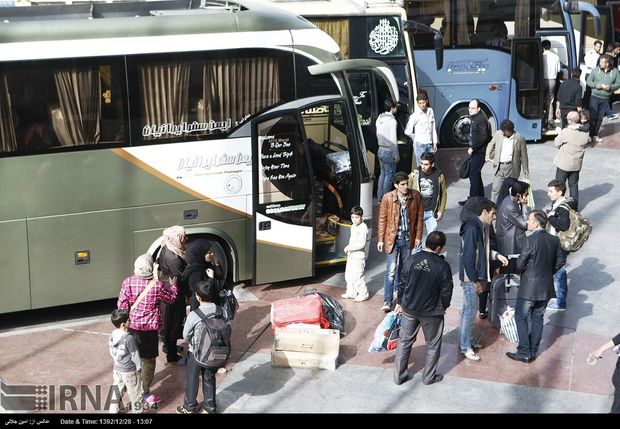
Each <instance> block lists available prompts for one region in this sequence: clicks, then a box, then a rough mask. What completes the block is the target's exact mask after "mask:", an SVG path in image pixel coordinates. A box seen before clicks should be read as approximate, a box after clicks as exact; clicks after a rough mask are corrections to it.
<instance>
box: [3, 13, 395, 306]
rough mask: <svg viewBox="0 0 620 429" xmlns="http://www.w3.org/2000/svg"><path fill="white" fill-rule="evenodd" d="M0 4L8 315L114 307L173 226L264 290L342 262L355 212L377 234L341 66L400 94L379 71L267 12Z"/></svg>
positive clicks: (308, 28) (304, 25) (236, 277)
mask: <svg viewBox="0 0 620 429" xmlns="http://www.w3.org/2000/svg"><path fill="white" fill-rule="evenodd" d="M49 8H51V9H49ZM2 9H3V10H0V15H1V16H2V17H3V20H4V23H3V25H2V27H1V28H0V40H1V42H0V58H1V61H0V116H1V120H0V141H1V145H2V146H1V150H0V195H1V196H2V205H1V206H0V246H2V248H3V249H4V250H3V251H2V252H1V253H0V277H1V278H2V286H1V289H2V290H1V292H2V296H3V299H2V303H1V304H0V313H8V312H14V311H21V310H28V309H37V308H44V307H50V306H58V305H64V304H73V303H80V302H87V301H95V300H100V299H107V298H112V297H114V296H116V295H117V294H118V289H119V285H120V282H121V281H122V279H123V278H125V277H126V276H127V275H129V274H131V272H132V271H133V268H132V267H133V261H134V259H135V257H136V256H137V255H140V254H142V253H144V252H145V251H147V249H149V251H150V252H151V253H155V252H156V251H157V249H158V247H159V240H160V238H161V237H160V236H161V232H162V230H163V229H164V228H166V227H168V226H170V225H183V226H184V227H185V229H186V231H187V233H188V235H189V236H190V240H191V239H194V238H196V237H202V238H207V239H209V240H211V241H212V242H213V244H214V249H215V250H216V253H219V256H220V258H221V259H222V260H223V262H224V265H225V267H226V271H227V273H228V275H229V278H230V279H231V280H232V281H235V282H236V281H245V280H251V281H252V282H253V283H258V284H260V283H267V282H276V281H282V280H287V279H294V278H301V277H307V276H312V275H314V270H315V267H316V266H317V265H320V264H332V263H338V262H343V261H344V260H345V257H346V256H345V255H344V253H343V252H342V248H343V247H344V245H346V242H347V240H348V231H349V229H348V226H349V225H348V222H347V220H348V217H349V211H350V209H351V207H352V206H353V205H357V204H359V205H361V206H362V207H363V208H364V214H365V216H364V217H365V221H367V222H368V223H369V224H370V225H371V215H372V196H371V191H372V179H371V175H370V173H369V167H368V160H367V154H366V148H365V144H364V140H363V137H362V132H361V128H360V124H359V120H358V115H357V112H356V109H355V104H354V99H353V95H352V92H351V88H350V85H349V82H348V79H347V70H352V69H356V68H358V69H359V68H365V69H372V68H375V67H377V68H378V69H381V70H380V73H381V74H382V75H383V76H384V77H385V78H386V80H387V82H388V83H389V85H390V88H391V91H392V96H393V97H394V98H395V99H396V100H397V99H398V95H397V91H398V90H397V87H396V85H395V79H394V76H393V75H391V74H390V73H389V72H386V71H385V69H386V67H385V64H383V63H381V62H379V61H373V60H349V61H336V60H337V57H338V50H339V48H338V45H337V44H336V43H335V42H334V41H333V39H331V38H330V37H329V36H327V35H326V34H325V33H324V32H322V31H320V30H318V29H317V28H316V27H315V26H314V25H312V24H310V23H309V22H308V21H306V20H305V19H303V18H300V17H298V16H296V15H294V14H291V13H289V12H285V11H282V10H280V9H275V8H273V7H272V6H269V5H265V4H263V3H259V2H252V1H238V2H237V1H221V2H220V1H209V2H206V3H205V2H203V3H202V4H201V5H193V4H192V2H190V4H189V7H188V5H187V2H171V1H162V2H157V1H156V2H140V3H119V4H92V5H84V4H82V5H75V6H62V7H61V6H47V7H46V6H32V7H25V8H2ZM17 9H21V10H17Z"/></svg>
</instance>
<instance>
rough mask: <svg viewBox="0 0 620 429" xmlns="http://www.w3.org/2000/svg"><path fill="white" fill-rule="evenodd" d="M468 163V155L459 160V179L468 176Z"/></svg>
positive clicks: (469, 158) (469, 160)
mask: <svg viewBox="0 0 620 429" xmlns="http://www.w3.org/2000/svg"><path fill="white" fill-rule="evenodd" d="M470 165H471V157H470V156H468V157H467V158H465V159H464V160H463V161H462V162H461V165H460V166H459V177H460V178H461V179H467V178H468V177H469V169H470Z"/></svg>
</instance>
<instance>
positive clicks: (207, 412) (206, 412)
mask: <svg viewBox="0 0 620 429" xmlns="http://www.w3.org/2000/svg"><path fill="white" fill-rule="evenodd" d="M214 413H215V411H209V410H207V409H206V408H201V409H200V413H199V414H214Z"/></svg>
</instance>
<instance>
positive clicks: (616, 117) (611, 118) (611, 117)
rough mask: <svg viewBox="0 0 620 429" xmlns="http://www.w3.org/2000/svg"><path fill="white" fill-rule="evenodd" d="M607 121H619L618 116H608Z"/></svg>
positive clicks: (615, 114)
mask: <svg viewBox="0 0 620 429" xmlns="http://www.w3.org/2000/svg"><path fill="white" fill-rule="evenodd" d="M607 119H609V120H610V121H613V120H614V119H618V114H617V113H614V114H613V115H610V116H608V117H607Z"/></svg>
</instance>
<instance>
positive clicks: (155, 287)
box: [116, 253, 177, 405]
mask: <svg viewBox="0 0 620 429" xmlns="http://www.w3.org/2000/svg"><path fill="white" fill-rule="evenodd" d="M147 288H148V291H147V292H146V295H144V296H143V297H142V299H140V301H139V302H138V303H137V304H136V301H137V300H138V297H139V296H140V295H141V294H142V292H144V290H145V289H147ZM176 298H177V287H176V283H172V284H171V285H170V287H169V288H167V287H164V282H162V281H155V280H154V279H153V258H152V257H151V255H149V254H148V253H145V254H144V255H140V256H138V259H136V262H135V263H134V275H133V276H131V277H128V278H126V279H125V280H124V281H123V284H122V286H121V291H120V294H119V296H118V302H117V304H116V305H117V307H118V308H120V309H125V310H129V332H130V333H131V335H133V338H134V339H135V340H136V343H137V344H138V352H139V353H140V361H141V362H142V389H143V390H144V394H143V400H144V401H145V402H147V403H148V404H150V405H153V404H155V403H157V402H159V401H160V400H161V398H160V397H159V396H157V395H155V394H153V393H151V383H152V382H153V377H154V376H155V361H156V358H157V356H158V355H159V352H158V349H157V343H158V341H157V331H158V330H159V328H161V326H162V315H161V311H160V309H159V305H160V303H168V304H172V303H174V302H175V300H176Z"/></svg>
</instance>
